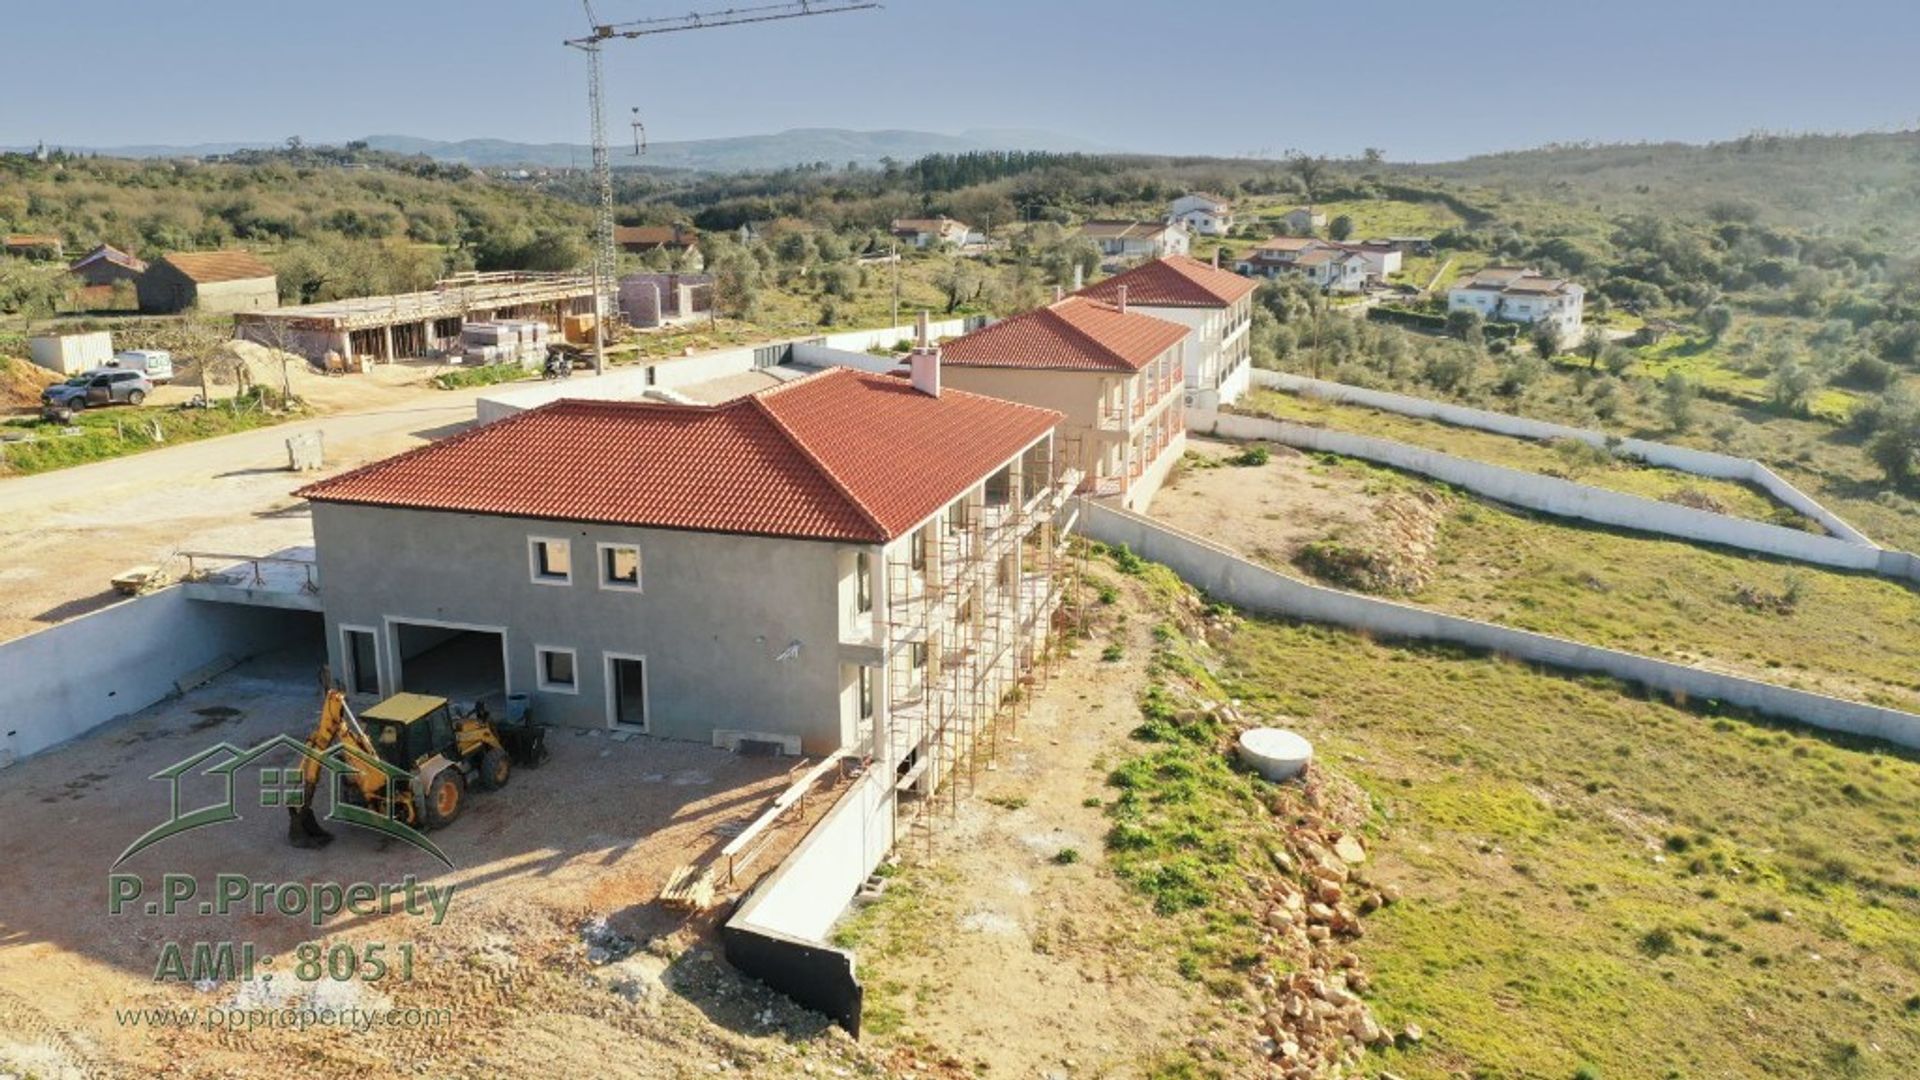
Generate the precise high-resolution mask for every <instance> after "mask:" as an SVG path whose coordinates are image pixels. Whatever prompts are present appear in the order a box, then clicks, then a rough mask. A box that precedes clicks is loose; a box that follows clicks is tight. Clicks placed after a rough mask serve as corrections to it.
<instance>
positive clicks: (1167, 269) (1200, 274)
mask: <svg viewBox="0 0 1920 1080" xmlns="http://www.w3.org/2000/svg"><path fill="white" fill-rule="evenodd" d="M1122 285H1125V286H1126V287H1127V302H1128V303H1130V304H1146V305H1148V306H1149V307H1226V306H1229V305H1231V304H1233V303H1235V302H1237V301H1239V300H1240V298H1242V297H1244V296H1246V295H1247V294H1248V293H1250V292H1252V291H1253V290H1254V287H1255V286H1254V283H1253V282H1251V281H1248V280H1247V279H1246V278H1243V277H1241V276H1240V275H1239V274H1235V273H1231V272H1229V271H1226V270H1221V269H1218V268H1217V267H1214V266H1210V265H1208V264H1206V263H1203V262H1201V261H1200V260H1199V259H1195V258H1190V257H1188V256H1186V255H1169V256H1167V257H1166V258H1163V259H1155V260H1153V261H1152V262H1144V263H1141V264H1140V265H1139V266H1136V267H1134V268H1133V269H1131V270H1129V271H1127V272H1126V273H1124V274H1116V275H1115V276H1113V277H1110V278H1108V279H1106V280H1105V281H1102V282H1099V283H1097V284H1094V285H1089V286H1087V287H1086V288H1084V289H1081V290H1080V291H1079V292H1077V293H1075V294H1074V295H1075V296H1084V297H1086V298H1087V299H1089V300H1099V301H1101V302H1103V303H1108V304H1111V303H1114V302H1115V301H1117V300H1118V299H1119V296H1120V286H1122Z"/></svg>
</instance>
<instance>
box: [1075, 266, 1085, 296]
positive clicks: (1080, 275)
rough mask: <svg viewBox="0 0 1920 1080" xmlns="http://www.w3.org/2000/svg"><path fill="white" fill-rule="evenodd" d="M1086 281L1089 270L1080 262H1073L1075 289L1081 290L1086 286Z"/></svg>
mask: <svg viewBox="0 0 1920 1080" xmlns="http://www.w3.org/2000/svg"><path fill="white" fill-rule="evenodd" d="M1086 283H1087V272H1086V271H1085V270H1082V269H1081V268H1080V264H1079V263H1074V264H1073V291H1074V292H1079V291H1080V290H1081V289H1082V288H1085V287H1086Z"/></svg>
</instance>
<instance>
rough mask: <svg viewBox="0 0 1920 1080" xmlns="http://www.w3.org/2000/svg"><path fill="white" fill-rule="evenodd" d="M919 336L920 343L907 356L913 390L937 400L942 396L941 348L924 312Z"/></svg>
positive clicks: (920, 320) (920, 322)
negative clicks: (935, 342)
mask: <svg viewBox="0 0 1920 1080" xmlns="http://www.w3.org/2000/svg"><path fill="white" fill-rule="evenodd" d="M919 335H920V343H919V344H918V345H915V346H914V347H913V351H912V352H911V353H908V354H907V364H908V365H909V371H910V372H911V374H912V377H913V388H914V389H915V390H918V391H920V392H921V393H923V394H925V395H927V396H928V397H936V398H937V397H939V396H940V347H939V346H938V345H935V344H934V343H933V334H932V327H931V326H930V325H929V324H928V322H927V313H926V312H924V311H922V312H921V313H920V319H919Z"/></svg>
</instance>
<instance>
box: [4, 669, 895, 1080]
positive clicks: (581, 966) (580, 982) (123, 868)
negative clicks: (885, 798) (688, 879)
mask: <svg viewBox="0 0 1920 1080" xmlns="http://www.w3.org/2000/svg"><path fill="white" fill-rule="evenodd" d="M311 661H312V657H310V656H306V655H299V656H293V655H286V654H282V655H279V656H276V657H272V658H267V659H263V660H260V661H256V662H253V663H251V664H249V665H247V666H244V667H243V668H240V669H237V670H236V671H234V672H231V673H229V674H227V675H225V676H222V677H221V678H219V679H217V680H215V681H214V682H212V683H210V684H208V685H207V686H205V687H203V688H201V689H199V690H196V691H193V692H192V693H189V694H187V695H185V696H183V697H181V698H179V699H176V700H174V701H170V702H167V703H164V704H162V705H159V706H156V707H154V708H151V709H148V710H145V711H143V712H141V713H138V714H135V715H134V716H131V717H129V718H126V719H124V720H121V721H116V722H114V723H112V724H109V725H107V726H105V727H103V728H100V729H98V730H97V731H95V732H93V733H91V734H90V735H88V736H87V737H85V738H83V739H80V740H78V741H76V742H74V743H71V744H69V745H67V746H64V747H61V748H59V749H56V750H53V751H50V752H48V753H46V754H43V755H40V756H38V757H35V758H32V759H30V760H28V761H26V762H23V763H21V764H20V765H18V766H15V767H14V768H12V769H9V770H8V771H7V774H6V777H5V781H6V782H5V783H4V785H0V820H4V821H6V822H7V828H6V829H5V830H3V831H0V859H4V861H5V863H6V865H7V866H8V867H9V868H10V869H9V870H8V872H7V873H6V874H5V875H0V1076H7V1075H15V1074H24V1075H31V1076H49V1077H55V1076H60V1077H63V1076H83V1075H84V1076H192V1077H216V1076H237V1075H312V1076H329V1075H345V1074H347V1073H349V1072H350V1071H354V1070H356V1069H358V1068H359V1067H360V1066H362V1065H364V1064H365V1063H367V1062H374V1061H378V1062H382V1063H383V1064H384V1065H385V1068H384V1070H383V1071H385V1072H388V1073H390V1074H400V1073H413V1072H421V1073H426V1072H429V1071H430V1072H432V1073H433V1074H434V1075H487V1076H521V1075H549V1076H553V1075H582V1076H597V1075H632V1076H689V1075H708V1074H711V1073H715V1072H721V1071H725V1072H728V1073H735V1072H744V1073H748V1074H754V1075H767V1076H786V1075H792V1074H793V1073H795V1072H802V1071H812V1070H813V1069H814V1068H816V1067H818V1068H820V1069H821V1070H822V1071H823V1072H829V1073H832V1074H836V1075H851V1074H853V1073H854V1072H860V1073H869V1072H872V1071H873V1069H872V1068H871V1067H870V1066H869V1065H867V1064H866V1063H865V1058H864V1056H863V1051H861V1050H860V1049H859V1048H857V1047H855V1046H853V1045H852V1044H851V1042H850V1041H849V1040H847V1039H846V1038H845V1037H844V1036H843V1035H840V1034H838V1033H837V1032H835V1031H829V1030H827V1029H826V1027H825V1025H824V1022H823V1021H821V1020H820V1019H819V1018H818V1017H817V1016H813V1015H812V1014H807V1013H804V1012H801V1011H800V1010H798V1009H796V1008H794V1007H793V1006H791V1005H790V1004H788V1003H786V1002H785V1001H784V999H781V998H779V997H777V996H775V995H772V994H770V993H768V992H767V991H765V990H764V989H762V988H760V987H758V985H757V984H752V983H748V982H746V981H745V980H742V979H740V978H739V977H738V976H736V975H735V974H733V972H732V971H731V969H730V968H727V967H726V966H725V965H724V964H723V963H720V962H718V961H717V960H716V958H715V948H714V942H713V939H712V936H711V934H710V933H709V931H710V930H711V926H712V923H713V920H714V919H716V918H717V916H716V915H709V916H705V917H702V918H699V919H694V920H691V921H689V920H687V919H685V918H683V917H682V916H679V915H676V914H674V913H671V912H668V911H666V910H665V909H663V908H661V907H659V906H658V905H657V904H656V903H655V902H654V901H655V899H656V897H657V895H658V892H659V890H660V888H661V886H662V884H663V883H664V882H665V880H666V878H667V875H668V874H669V873H670V872H671V871H672V870H673V869H674V868H675V867H677V866H679V865H681V864H682V863H685V862H688V861H691V860H694V859H696V858H707V857H710V856H712V855H713V854H715V853H717V851H718V850H719V848H720V847H721V846H723V845H724V844H725V843H726V841H727V840H728V839H729V838H730V837H731V836H732V835H734V834H735V833H736V832H737V831H738V830H739V828H740V827H741V826H743V825H745V824H746V823H747V822H749V821H751V820H752V819H753V818H754V817H755V816H756V815H757V814H759V813H760V812H761V810H763V809H764V808H765V807H766V806H767V805H768V804H769V803H770V801H771V800H772V798H773V797H774V796H775V795H776V794H778V793H779V792H780V791H781V790H783V789H784V788H785V787H786V785H787V784H788V783H789V782H790V776H791V775H792V773H791V770H793V768H794V766H795V763H794V762H793V761H792V760H791V759H774V758H749V757H741V756H737V755H733V754H729V753H726V752H724V751H718V750H714V749H711V748H708V747H703V746H699V745H695V744H689V743H675V742H666V741H656V740H651V739H648V738H646V737H644V736H634V737H632V738H631V739H627V740H620V739H617V738H616V737H614V736H612V735H610V734H605V733H601V732H578V733H575V732H572V731H567V730H560V731H556V732H555V733H554V738H553V760H551V761H550V762H548V763H547V764H546V765H544V766H543V767H541V768H539V769H523V770H520V771H518V772H517V773H516V774H515V775H514V776H513V777H512V778H511V780H510V782H509V784H508V786H507V787H506V788H505V789H504V790H502V791H500V792H493V793H476V794H474V795H473V797H472V799H471V801H470V803H469V806H468V808H467V811H466V813H465V814H464V815H463V816H462V817H461V818H460V820H458V821H456V822H455V823H454V824H453V825H452V826H451V827H449V828H447V829H445V830H441V831H437V832H435V833H433V834H431V836H432V839H433V840H434V841H436V842H437V843H438V844H440V845H441V846H442V847H443V849H444V850H445V852H446V855H447V856H448V858H449V859H450V860H451V862H452V868H451V869H449V868H447V867H445V866H443V865H442V864H441V863H439V862H438V861H436V860H435V859H433V858H432V857H430V856H428V855H427V854H425V853H423V852H421V851H419V850H416V849H415V848H413V847H410V846H408V845H406V844H404V843H400V842H397V841H394V840H391V839H388V838H383V837H379V836H377V835H375V834H372V833H370V832H367V831H364V830H361V829H358V828H355V827H352V826H349V825H342V824H340V823H337V822H336V823H334V824H332V825H331V826H330V827H331V829H332V831H334V833H335V834H336V839H335V840H334V842H333V843H332V844H331V846H329V847H327V848H325V849H324V850H321V851H309V850H298V849H294V848H292V847H290V846H288V845H287V843H286V838H285V818H284V815H283V813H282V811H281V810H279V809H278V808H277V807H274V808H263V807H262V806H261V805H260V799H259V794H260V792H261V784H262V781H261V780H260V778H259V777H258V776H257V775H256V772H255V767H249V768H247V769H244V770H242V771H240V772H238V773H236V774H234V790H235V792H236V793H237V797H236V803H235V805H236V806H237V807H238V808H239V811H240V813H241V815H242V818H241V820H238V821H231V822H225V823H221V824H216V825H210V826H206V827H204V828H202V829H200V830H197V831H195V832H191V833H187V834H184V835H181V836H175V837H170V838H168V839H166V840H162V841H160V842H159V843H157V844H155V845H154V846H152V847H150V848H147V849H145V850H142V851H140V852H138V853H136V854H134V855H133V856H132V857H131V858H128V859H127V860H126V861H125V862H124V863H121V864H120V865H119V866H118V867H117V869H116V872H121V873H132V874H137V875H139V877H140V879H141V880H142V882H143V883H144V885H145V886H146V888H147V890H148V891H147V892H146V893H145V894H144V897H145V899H147V900H151V899H154V898H155V897H156V896H158V895H159V894H160V892H161V888H162V885H161V880H162V875H163V874H170V873H171V874H190V875H193V876H194V878H195V880H196V882H197V884H198V886H199V889H200V891H199V892H198V893H197V894H196V899H195V901H193V902H191V903H189V904H187V905H185V906H183V907H182V908H181V910H180V911H179V912H177V913H176V914H174V915H171V916H168V915H166V914H164V913H159V914H155V913H148V912H146V911H144V910H142V909H141V907H140V904H139V903H135V904H133V905H131V906H129V907H128V908H127V909H126V910H124V911H122V913H120V914H118V915H112V914H109V891H110V890H109V885H108V875H109V872H110V868H114V864H115V859H116V858H117V857H118V856H119V855H120V854H121V852H122V851H123V850H124V849H125V848H126V847H127V846H128V845H129V844H130V843H131V842H132V841H133V840H134V839H135V838H136V837H139V836H141V835H142V834H143V833H145V832H146V831H147V830H148V829H150V828H152V827H153V826H155V825H157V824H159V823H160V822H162V821H164V820H166V818H167V809H168V786H167V784H166V783H165V782H163V781H158V780H154V779H150V778H151V777H152V776H153V774H155V773H156V772H159V771H160V770H162V769H164V768H166V767H168V766H170V765H173V764H175V763H177V762H179V761H181V760H183V759H184V758H186V757H188V756H189V755H191V754H194V753H196V752H198V751H201V750H203V749H206V748H208V747H210V746H212V745H214V744H216V743H217V742H219V741H222V740H224V741H227V742H230V743H232V744H234V745H236V746H243V747H244V746H251V745H255V744H257V743H258V742H259V741H260V740H262V739H264V738H266V737H268V736H270V735H272V734H275V733H279V732H285V733H289V734H295V735H304V734H305V731H306V726H305V725H306V724H307V723H308V722H309V718H310V717H311V715H312V711H313V707H314V701H313V696H314V695H313V691H312V689H311V670H312V669H311V666H310V665H311ZM280 756H281V757H284V758H286V759H287V760H285V761H278V760H277V759H276V760H273V761H267V762H266V763H268V764H291V763H292V760H293V759H292V755H291V753H290V752H286V751H282V752H280ZM264 760H266V759H263V761H264ZM219 794H220V792H219V785H218V784H217V783H216V782H215V780H214V778H213V777H212V776H210V775H207V774H202V773H198V772H196V773H190V774H189V780H187V781H183V784H182V789H181V795H180V800H181V807H180V808H181V810H182V811H187V810H191V809H194V808H197V807H199V806H203V805H207V804H209V803H218V802H219V801H220V800H219V797H218V796H219ZM323 801H324V796H323V797H322V800H317V805H320V804H321V803H322V802H323ZM827 805H828V799H827V798H824V797H823V798H817V799H810V800H809V801H808V811H807V813H806V814H805V815H796V816H793V817H790V818H788V819H787V820H786V821H785V823H783V824H781V825H778V826H776V829H775V833H774V840H773V845H772V847H771V848H770V849H769V850H768V851H767V852H766V853H765V854H764V855H763V856H761V857H760V859H758V860H757V861H756V862H755V864H754V866H753V870H754V871H755V872H756V873H764V872H765V871H766V870H768V869H770V868H772V867H773V866H774V865H776V864H777V862H778V860H779V859H780V858H782V857H784V853H785V851H786V850H787V849H788V848H789V847H790V846H791V845H792V843H794V842H796V841H797V839H798V838H799V836H800V835H802V833H803V831H804V828H805V826H806V824H808V820H807V819H810V818H812V817H815V816H817V814H818V813H819V812H820V811H821V810H823V809H824V808H825V807H826V806H827ZM223 873H225V874H244V875H246V877H247V878H248V879H249V880H250V881H251V882H253V883H256V884H259V883H293V882H335V883H340V884H342V885H346V884H350V883H357V882H367V883H389V882H391V883H400V882H402V881H403V879H404V878H405V877H407V876H413V877H415V878H417V880H418V881H419V882H420V883H422V884H424V885H431V886H434V887H442V888H444V887H451V888H453V889H454V890H455V892H454V894H453V895H452V897H451V899H450V902H449V903H448V904H447V905H446V916H445V919H444V921H443V922H441V923H440V925H437V926H435V925H433V918H432V916H430V915H426V914H419V915H415V914H408V913H405V912H394V913H385V914H368V913H364V912H363V913H361V914H358V915H341V916H336V917H334V918H333V919H332V920H330V921H329V922H327V924H326V925H325V926H324V927H322V928H319V929H316V928H315V927H314V926H313V925H311V923H310V921H309V916H307V915H305V914H301V915H298V916H287V915H284V914H281V913H280V912H278V911H273V910H269V911H268V913H266V914H255V913H252V912H247V911H236V912H233V913H230V914H227V915H225V916H221V915H218V914H211V915H210V914H207V913H205V912H203V911H200V910H198V909H197V904H198V901H199V900H204V899H206V898H207V897H208V896H209V895H210V894H211V893H212V892H213V891H214V890H215V889H216V885H215V879H216V875H218V874H223ZM741 884H742V885H744V884H745V882H744V881H743V882H742V883H741ZM736 891H737V890H736ZM594 920H604V926H602V925H600V924H596V923H594V922H593V921H594ZM583 926H588V927H590V929H588V930H586V931H583V929H582V927H583ZM170 941H178V942H186V943H192V942H197V941H214V942H220V941H234V942H251V943H254V944H255V946H256V947H257V957H258V960H257V967H256V969H255V970H256V975H258V976H260V977H259V978H256V979H255V980H253V981H251V982H248V981H244V980H238V979H219V980H217V981H208V982H203V983H201V984H200V985H198V986H196V985H193V984H191V983H185V984H183V983H181V982H179V981H167V982H160V981H156V979H155V974H156V964H157V963H158V960H159V957H160V956H161V955H162V949H163V946H164V944H165V943H166V942H170ZM309 941H320V942H323V943H324V944H325V945H326V946H327V947H328V948H329V950H331V949H332V947H333V946H335V945H338V944H340V943H350V944H352V945H354V946H356V947H361V948H364V947H365V946H366V945H368V944H371V943H380V944H384V945H385V946H386V952H387V955H388V956H389V957H395V958H396V959H395V964H396V967H395V969H394V971H392V972H390V973H389V974H388V975H387V977H386V978H384V979H381V980H378V981H367V980H365V979H361V978H350V979H348V980H343V981H335V980H334V979H333V978H332V977H330V976H328V975H325V974H323V975H322V976H321V977H320V978H318V979H312V980H308V979H305V978H302V977H301V976H300V974H299V968H298V962H299V958H300V957H299V953H298V951H297V950H298V947H299V946H300V945H301V944H302V943H304V942H309ZM403 945H407V946H411V947H412V948H413V949H414V950H415V954H416V955H415V960H414V964H413V969H412V972H411V976H412V977H411V979H407V978H403V977H401V975H400V974H399V972H398V968H397V964H398V960H397V956H398V952H399V950H400V948H401V946H403ZM595 946H599V947H601V948H605V949H608V950H610V951H609V953H608V954H607V955H600V954H591V955H590V952H589V950H590V949H592V948H593V947H595ZM189 947H190V945H189ZM627 953H631V955H626V954H627ZM329 955H331V953H329ZM595 960H600V961H603V963H600V964H596V963H594V961H595ZM308 1005H314V1006H318V1005H325V1006H331V1007H333V1008H335V1009H345V1008H357V1009H361V1010H366V1011H374V1010H380V1011H384V1010H386V1009H389V1008H397V1009H420V1010H451V1012H450V1014H448V1015H439V1016H437V1017H434V1016H428V1017H425V1018H424V1020H423V1019H422V1018H421V1017H419V1016H416V1017H414V1018H413V1019H415V1020H416V1021H419V1022H420V1023H419V1024H416V1025H415V1026H404V1024H405V1019H404V1018H403V1019H402V1020H401V1022H400V1023H397V1024H394V1025H391V1026H389V1025H388V1024H385V1023H382V1024H377V1025H375V1026H373V1027H372V1029H371V1030H369V1031H366V1032H364V1033H353V1032H351V1031H348V1030H343V1029H341V1028H338V1027H315V1028H310V1029H308V1030H289V1029H284V1028H282V1029H277V1030H255V1031H252V1032H248V1031H245V1030H234V1029H232V1028H229V1027H226V1026H215V1027H213V1028H211V1029H208V1028H206V1027H204V1026H192V1025H189V1026H187V1027H184V1028H179V1027H173V1026H166V1025H164V1024H163V1025H162V1026H161V1027H158V1028H156V1027H153V1026H151V1020H152V1018H151V1016H149V1017H147V1021H146V1022H142V1023H138V1024H135V1023H131V1022H129V1021H128V1020H126V1019H125V1018H124V1017H123V1016H121V1015H119V1014H116V1011H115V1010H154V1009H199V1010H208V1009H211V1008H214V1007H221V1008H236V1009H238V1008H247V1007H254V1008H257V1009H259V1010H261V1012H262V1013H266V1012H268V1011H271V1010H273V1009H278V1008H299V1007H302V1006H308ZM205 1015H206V1014H205V1013H204V1012H202V1013H201V1014H199V1017H200V1018H204V1016H205ZM198 1022H199V1023H200V1024H203V1025H204V1024H205V1020H204V1019H198ZM420 1024H424V1026H420ZM816 1063H817V1065H816Z"/></svg>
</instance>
